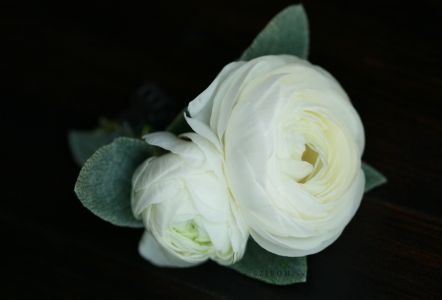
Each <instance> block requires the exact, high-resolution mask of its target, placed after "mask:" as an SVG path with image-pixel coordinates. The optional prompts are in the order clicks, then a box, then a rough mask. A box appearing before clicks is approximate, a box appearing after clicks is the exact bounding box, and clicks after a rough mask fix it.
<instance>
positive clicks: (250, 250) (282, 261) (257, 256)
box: [230, 239, 307, 285]
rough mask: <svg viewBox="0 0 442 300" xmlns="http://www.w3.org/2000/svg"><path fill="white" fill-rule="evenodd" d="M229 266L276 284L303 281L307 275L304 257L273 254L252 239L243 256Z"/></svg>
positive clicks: (252, 276)
mask: <svg viewBox="0 0 442 300" xmlns="http://www.w3.org/2000/svg"><path fill="white" fill-rule="evenodd" d="M230 267H231V268H232V269H234V270H236V271H238V272H239V273H241V274H244V275H246V276H248V277H251V278H254V279H257V280H260V281H264V282H266V283H270V284H276V285H288V284H292V283H297V282H305V281H306V277H307V258H306V257H285V256H278V255H275V254H273V253H270V252H268V251H266V250H264V249H263V248H261V247H260V246H259V245H258V244H257V243H256V242H255V241H253V239H249V241H248V243H247V249H246V253H245V254H244V257H243V258H242V259H241V260H240V261H239V262H237V263H235V264H233V265H231V266H230Z"/></svg>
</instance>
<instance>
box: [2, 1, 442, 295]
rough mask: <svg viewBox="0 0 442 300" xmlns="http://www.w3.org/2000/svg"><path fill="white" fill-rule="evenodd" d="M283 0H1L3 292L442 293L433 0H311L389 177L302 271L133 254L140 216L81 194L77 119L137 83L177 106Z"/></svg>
mask: <svg viewBox="0 0 442 300" xmlns="http://www.w3.org/2000/svg"><path fill="white" fill-rule="evenodd" d="M356 2H357V3H356ZM290 3H291V1H287V0H278V1H276V0H275V1H262V2H260V1H256V0H255V1H251V0H249V1H226V0H224V1H177V3H175V4H173V3H171V2H167V3H166V2H161V3H160V1H156V2H155V3H148V2H145V3H144V4H143V5H135V4H129V3H127V2H125V4H122V3H120V4H112V3H111V2H110V1H97V2H94V3H92V2H89V4H88V5H87V6H80V4H77V3H76V2H72V3H71V4H70V6H67V5H66V3H64V4H63V6H62V5H61V4H59V7H56V6H53V5H49V4H45V3H42V2H41V1H33V2H31V1H29V3H18V2H16V3H14V4H5V3H4V4H2V6H3V8H2V9H1V10H0V15H1V18H0V27H1V28H0V30H1V32H2V50H3V51H5V52H4V54H3V55H2V64H1V65H2V70H1V71H2V73H3V76H5V77H6V78H5V79H3V80H2V88H1V94H0V96H1V102H0V103H1V105H2V106H1V107H2V108H1V110H0V115H1V132H2V136H1V140H2V143H1V147H0V149H1V150H0V151H1V158H2V164H1V166H2V168H1V171H2V175H3V176H2V185H3V187H2V197H1V204H0V207H1V209H0V236H1V242H0V243H1V248H0V249H1V252H0V254H1V259H2V264H1V265H0V270H1V271H0V272H1V273H2V279H1V281H0V291H1V297H2V298H3V297H5V298H8V299H9V298H32V299H34V298H56V299H59V298H66V299H76V298H107V299H114V298H119V299H126V297H128V298H129V299H132V298H133V299H149V298H152V297H154V298H155V297H164V296H170V297H174V298H176V297H180V298H192V299H199V298H213V299H218V298H242V299H249V298H252V299H277V298H286V299H344V298H348V299H384V298H395V299H437V298H439V299H440V297H441V286H440V285H441V284H442V277H441V228H442V226H441V200H442V199H441V195H442V188H441V186H442V185H441V183H442V182H441V176H442V151H441V149H442V148H441V147H442V142H441V139H442V118H441V108H442V105H441V101H442V76H441V71H442V61H441V54H442V34H441V33H442V32H441V27H442V4H441V3H440V2H439V1H431V0H425V1H419V2H415V3H409V4H408V3H405V2H403V1H326V0H322V1H316V0H312V1H306V2H305V6H306V9H307V12H308V15H309V18H310V24H311V40H312V42H311V56H310V58H311V61H312V62H314V63H316V64H319V65H321V66H323V67H324V68H326V69H328V70H329V71H330V72H331V73H333V74H334V75H335V76H336V77H337V78H338V79H339V80H340V82H341V83H342V84H343V86H344V87H345V89H346V90H347V91H348V93H349V95H350V97H351V98H352V100H353V102H354V105H355V106H356V108H357V109H358V111H359V112H360V115H361V117H362V119H363V122H364V125H365V128H366V134H367V147H366V151H365V154H364V159H365V160H366V161H368V162H369V163H371V164H372V165H374V166H375V167H377V168H378V169H380V170H382V171H383V172H384V173H385V174H386V176H387V177H388V178H389V183H388V185H386V186H383V187H381V188H379V189H377V190H374V191H372V192H370V193H368V194H366V195H365V197H364V200H363V203H362V206H361V208H360V209H359V211H358V213H357V215H356V217H355V218H354V219H353V220H352V222H351V223H350V225H349V226H348V227H347V229H346V230H345V232H344V233H343V235H342V236H341V238H340V239H339V240H338V241H337V242H336V243H334V244H333V245H332V246H330V247H329V248H328V249H326V250H325V251H323V252H321V253H319V254H317V255H313V256H311V257H309V274H308V282H307V283H304V284H298V285H293V286H288V287H276V286H270V285H266V284H262V283H259V282H256V281H253V280H251V279H247V278H245V277H242V276H240V275H238V274H236V273H235V272H233V271H231V270H228V269H225V268H221V267H218V266H217V265H215V264H214V263H208V264H205V265H204V266H202V267H198V268H193V269H185V270H170V269H157V268H155V267H153V266H151V265H150V264H149V263H147V262H145V261H143V260H142V259H141V258H140V257H139V256H138V254H137V243H138V239H139V237H140V235H141V231H140V230H130V229H124V228H117V227H113V226H111V225H109V224H107V223H105V222H103V221H101V220H99V219H98V218H96V217H94V216H93V215H92V214H91V213H89V212H88V211H87V210H86V209H84V208H83V207H82V206H81V204H80V203H79V201H78V200H77V199H76V197H75V195H74V194H73V186H74V182H75V179H76V176H77V174H78V171H79V170H78V168H77V166H76V165H75V164H74V162H73V161H72V159H71V156H70V153H69V149H68V146H67V143H66V132H67V130H68V129H70V128H91V127H93V126H94V125H95V124H96V120H97V118H98V117H99V116H100V115H104V116H108V117H113V116H117V115H118V114H119V112H120V111H121V110H123V109H125V108H126V107H127V106H128V104H129V98H130V96H131V94H132V93H133V92H134V91H135V90H136V89H137V88H138V87H139V86H140V85H142V84H143V83H144V82H155V83H156V84H158V85H159V86H160V87H162V88H163V89H165V90H166V91H167V92H168V93H169V94H170V95H171V96H172V97H173V98H174V99H176V102H177V106H178V107H182V106H184V105H185V103H186V102H188V101H190V100H192V98H193V97H195V96H196V95H197V94H198V93H199V92H200V91H202V90H203V89H204V88H205V87H206V86H207V85H208V84H209V83H210V82H211V80H212V79H213V78H214V76H215V75H216V73H217V72H218V71H219V70H220V68H221V67H222V66H223V65H225V64H226V63H228V62H229V61H232V60H234V59H235V58H236V57H238V55H239V54H240V53H241V51H242V50H243V49H244V48H245V47H246V46H247V45H248V44H249V43H250V41H251V40H252V39H253V37H254V35H255V34H256V33H257V32H258V31H259V30H260V29H261V28H262V27H263V26H264V25H265V23H266V22H267V21H268V20H269V19H270V18H271V17H272V16H273V15H274V14H276V13H277V12H278V11H279V10H281V9H282V8H284V7H285V6H287V5H288V4H290ZM245 297H246V298H245Z"/></svg>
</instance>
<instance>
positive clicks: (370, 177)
mask: <svg viewBox="0 0 442 300" xmlns="http://www.w3.org/2000/svg"><path fill="white" fill-rule="evenodd" d="M362 170H363V171H364V174H365V192H368V191H371V190H372V189H374V188H376V187H378V186H380V185H382V184H384V183H386V182H387V178H386V177H385V176H384V175H382V174H381V172H379V171H378V170H376V169H375V168H373V167H372V166H370V165H369V164H367V163H364V162H363V163H362Z"/></svg>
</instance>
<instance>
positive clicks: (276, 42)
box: [240, 4, 309, 61]
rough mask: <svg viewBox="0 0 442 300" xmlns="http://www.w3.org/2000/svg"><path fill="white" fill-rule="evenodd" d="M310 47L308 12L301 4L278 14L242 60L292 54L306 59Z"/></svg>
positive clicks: (245, 52)
mask: <svg viewBox="0 0 442 300" xmlns="http://www.w3.org/2000/svg"><path fill="white" fill-rule="evenodd" d="M308 48H309V29H308V19H307V14H306V13H305V10H304V8H303V6H302V5H301V4H297V5H291V6H289V7H287V8H286V9H284V10H283V11H281V12H280V13H279V14H277V15H276V16H275V17H274V18H273V19H272V20H271V21H270V22H269V23H268V24H267V26H266V27H265V28H264V29H263V30H262V31H261V32H260V33H259V34H258V36H257V37H256V38H255V40H254V41H253V42H252V44H251V45H250V46H249V48H247V49H246V50H245V51H244V53H243V54H242V56H241V58H240V60H245V61H248V60H251V59H253V58H256V57H259V56H264V55H277V54H290V55H296V56H298V57H301V58H304V59H306V58H307V56H308Z"/></svg>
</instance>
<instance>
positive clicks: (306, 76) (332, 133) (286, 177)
mask: <svg viewBox="0 0 442 300" xmlns="http://www.w3.org/2000/svg"><path fill="white" fill-rule="evenodd" d="M186 119H187V121H188V123H189V125H190V126H191V127H192V128H193V130H194V131H195V132H197V133H198V134H200V135H201V136H203V137H205V138H207V139H208V140H210V141H212V143H213V144H215V145H216V146H217V147H218V149H219V151H220V152H222V153H224V159H225V171H226V177H227V180H228V183H229V187H230V189H231V192H232V194H233V197H234V199H235V201H236V203H237V204H238V206H239V207H240V211H241V213H242V215H243V216H244V218H245V221H246V223H247V225H248V226H249V227H250V233H251V235H252V237H253V238H254V239H255V240H256V242H258V244H260V245H261V246H262V247H263V248H265V249H267V250H268V251H270V252H273V253H276V254H278V255H284V256H302V255H308V254H312V253H316V252H318V251H321V250H322V249H324V248H325V247H327V246H328V245H330V244H331V243H332V242H333V241H334V240H335V239H336V238H337V237H338V236H339V235H340V234H341V232H342V230H343V229H344V227H345V225H346V224H347V223H348V222H349V221H350V219H351V218H352V216H353V215H354V213H355V211H356V209H357V208H358V206H359V204H360V201H361V198H362V194H363V190H364V182H365V179H364V175H363V172H362V170H361V154H362V151H363V148H364V130H363V127H362V123H361V121H360V119H359V117H358V114H357V113H356V111H355V110H354V108H353V106H352V104H351V102H350V101H349V99H348V97H347V95H346V93H345V92H344V90H343V89H342V88H341V86H340V85H339V84H338V82H337V81H336V80H335V79H334V78H333V77H332V76H331V75H330V74H329V73H327V72H326V71H324V70H323V69H321V68H319V67H317V66H314V65H311V64H310V63H308V62H307V61H305V60H301V59H299V58H297V57H294V56H287V55H283V56H264V57H259V58H256V59H254V60H251V61H249V62H235V63H231V64H229V65H227V66H226V67H225V68H224V69H223V70H222V72H221V73H220V74H219V75H218V76H217V78H216V79H215V80H214V82H213V83H212V84H211V85H210V86H209V87H208V88H207V89H206V90H205V91H204V92H203V93H202V94H201V95H200V96H198V97H197V98H196V99H195V100H193V101H192V102H191V103H190V104H189V106H188V116H187V118H186Z"/></svg>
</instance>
